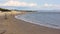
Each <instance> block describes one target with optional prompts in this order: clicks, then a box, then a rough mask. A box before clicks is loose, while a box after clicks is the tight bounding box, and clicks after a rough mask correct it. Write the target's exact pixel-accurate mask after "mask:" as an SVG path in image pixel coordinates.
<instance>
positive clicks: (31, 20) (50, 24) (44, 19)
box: [15, 14, 60, 29]
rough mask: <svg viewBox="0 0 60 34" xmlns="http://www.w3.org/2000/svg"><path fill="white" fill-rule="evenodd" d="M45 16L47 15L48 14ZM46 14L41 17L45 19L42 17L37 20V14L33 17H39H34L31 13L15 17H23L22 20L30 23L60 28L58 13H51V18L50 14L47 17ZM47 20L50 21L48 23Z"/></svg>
mask: <svg viewBox="0 0 60 34" xmlns="http://www.w3.org/2000/svg"><path fill="white" fill-rule="evenodd" d="M28 15H29V14H28ZM59 15H60V14H59ZM59 15H58V16H59ZM32 16H33V15H32ZM45 16H47V14H46V15H45ZM45 16H44V17H40V18H43V20H42V19H41V20H37V18H38V17H37V16H33V17H37V18H36V19H35V18H32V17H31V15H29V16H28V17H27V15H17V16H15V18H16V19H21V20H24V21H26V22H30V23H33V24H37V25H41V26H45V27H49V28H55V29H60V21H57V19H58V20H60V18H59V17H58V16H57V15H55V16H54V15H50V16H51V17H52V18H50V16H47V17H45ZM53 16H54V17H53ZM56 16H57V18H56ZM40 18H39V19H40ZM47 19H48V20H47ZM49 20H50V21H52V22H53V23H50V21H49ZM43 21H44V22H43ZM54 21H55V22H59V23H58V24H57V23H54ZM47 22H49V23H47Z"/></svg>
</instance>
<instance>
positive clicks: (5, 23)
mask: <svg viewBox="0 0 60 34" xmlns="http://www.w3.org/2000/svg"><path fill="white" fill-rule="evenodd" d="M7 17H8V19H4V17H3V16H0V24H1V25H0V30H5V31H6V32H5V33H4V34H60V29H52V28H48V27H44V26H39V25H36V24H32V23H29V22H26V21H23V20H18V19H16V18H15V15H11V14H9V15H7Z"/></svg>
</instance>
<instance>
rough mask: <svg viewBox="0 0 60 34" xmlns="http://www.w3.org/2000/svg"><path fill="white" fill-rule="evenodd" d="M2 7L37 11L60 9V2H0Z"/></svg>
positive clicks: (41, 0) (26, 0) (46, 0)
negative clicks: (27, 8)
mask: <svg viewBox="0 0 60 34" xmlns="http://www.w3.org/2000/svg"><path fill="white" fill-rule="evenodd" d="M0 6H16V7H18V6H19V7H32V8H35V9H60V0H0Z"/></svg>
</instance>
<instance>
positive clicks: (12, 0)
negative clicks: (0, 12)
mask: <svg viewBox="0 0 60 34" xmlns="http://www.w3.org/2000/svg"><path fill="white" fill-rule="evenodd" d="M0 6H23V7H25V6H28V7H34V6H37V4H36V3H27V2H19V1H16V0H15V1H14V0H9V1H8V2H5V3H3V4H0Z"/></svg>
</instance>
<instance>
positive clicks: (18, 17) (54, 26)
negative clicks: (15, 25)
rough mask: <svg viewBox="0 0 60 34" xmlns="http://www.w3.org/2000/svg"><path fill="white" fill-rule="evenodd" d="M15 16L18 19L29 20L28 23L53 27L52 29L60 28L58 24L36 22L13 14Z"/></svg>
mask: <svg viewBox="0 0 60 34" xmlns="http://www.w3.org/2000/svg"><path fill="white" fill-rule="evenodd" d="M15 18H16V19H19V20H20V19H21V20H23V21H26V22H29V23H33V24H37V25H40V26H45V27H49V28H54V29H60V26H58V25H54V24H50V23H48V24H45V23H44V24H42V23H37V22H34V21H31V20H28V19H26V18H24V17H21V16H20V15H17V16H15Z"/></svg>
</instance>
